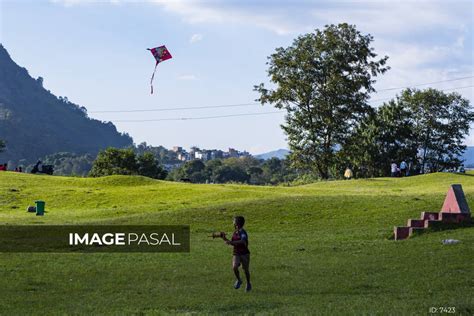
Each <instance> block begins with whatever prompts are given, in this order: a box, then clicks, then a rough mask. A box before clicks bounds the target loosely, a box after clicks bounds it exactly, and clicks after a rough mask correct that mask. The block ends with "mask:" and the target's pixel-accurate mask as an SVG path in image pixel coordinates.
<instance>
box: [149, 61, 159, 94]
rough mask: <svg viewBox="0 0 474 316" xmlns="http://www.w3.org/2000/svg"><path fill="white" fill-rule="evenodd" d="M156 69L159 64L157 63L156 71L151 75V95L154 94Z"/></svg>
mask: <svg viewBox="0 0 474 316" xmlns="http://www.w3.org/2000/svg"><path fill="white" fill-rule="evenodd" d="M156 67H158V63H156V65H155V70H153V74H152V75H151V79H150V87H151V94H153V79H154V78H155V72H156Z"/></svg>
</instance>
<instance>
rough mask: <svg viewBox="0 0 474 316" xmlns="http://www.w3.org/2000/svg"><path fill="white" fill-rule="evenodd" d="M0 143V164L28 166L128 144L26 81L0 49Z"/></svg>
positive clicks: (107, 124) (65, 101) (127, 139)
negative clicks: (41, 160)
mask: <svg viewBox="0 0 474 316" xmlns="http://www.w3.org/2000/svg"><path fill="white" fill-rule="evenodd" d="M0 139H2V140H4V141H5V142H6V148H5V150H4V152H2V153H0V161H2V162H6V161H9V163H12V165H16V164H18V163H21V164H28V163H33V162H35V161H36V160H37V159H39V158H41V157H44V156H46V155H49V154H54V153H57V152H73V153H77V154H86V153H90V154H96V153H97V152H98V151H99V150H102V149H105V148H107V147H110V146H112V147H128V146H131V145H133V139H132V138H131V137H130V136H129V135H128V134H126V133H120V132H118V131H117V128H116V127H115V125H114V124H113V123H111V122H102V121H99V120H96V119H93V118H90V117H89V116H88V115H87V110H86V108H85V107H83V106H79V105H77V104H74V103H72V102H70V101H69V100H68V99H67V98H66V97H56V96H55V95H54V94H52V93H51V92H50V91H48V90H46V89H45V88H44V87H43V78H42V77H38V78H37V79H34V78H32V77H31V76H30V75H29V73H28V71H27V69H26V68H23V67H20V66H19V65H17V64H16V63H15V62H14V61H13V59H12V58H11V56H10V54H9V53H8V51H7V50H6V49H5V47H4V46H3V45H2V44H0Z"/></svg>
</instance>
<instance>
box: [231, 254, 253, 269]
mask: <svg viewBox="0 0 474 316" xmlns="http://www.w3.org/2000/svg"><path fill="white" fill-rule="evenodd" d="M240 264H242V267H243V268H244V269H247V268H248V267H249V264H250V254H249V253H247V254H245V255H233V256H232V266H233V267H239V266H240Z"/></svg>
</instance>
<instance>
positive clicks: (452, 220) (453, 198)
mask: <svg viewBox="0 0 474 316" xmlns="http://www.w3.org/2000/svg"><path fill="white" fill-rule="evenodd" d="M470 222H471V211H470V209H469V206H468V204H467V201H466V197H465V196H464V192H463V190H462V187H461V185H460V184H453V185H451V188H450V189H449V191H448V194H447V195H446V199H445V200H444V203H443V207H442V208H441V211H440V212H422V213H421V217H420V219H409V220H408V223H407V226H398V227H397V226H395V227H394V229H393V234H394V239H395V240H402V239H407V238H409V237H410V236H412V235H414V234H420V233H423V232H425V231H426V229H428V228H434V229H436V228H443V227H448V226H450V227H451V226H452V225H453V224H454V225H458V224H463V223H470Z"/></svg>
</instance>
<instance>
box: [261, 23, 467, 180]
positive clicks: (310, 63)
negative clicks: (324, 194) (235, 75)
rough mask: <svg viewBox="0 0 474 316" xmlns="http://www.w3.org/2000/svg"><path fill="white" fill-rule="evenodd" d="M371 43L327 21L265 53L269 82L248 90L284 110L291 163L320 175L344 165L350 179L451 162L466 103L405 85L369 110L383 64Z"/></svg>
mask: <svg viewBox="0 0 474 316" xmlns="http://www.w3.org/2000/svg"><path fill="white" fill-rule="evenodd" d="M373 40H374V39H373V37H372V36H371V35H370V34H366V35H365V34H361V33H360V32H359V31H358V30H357V29H356V27H355V26H354V25H349V24H347V23H341V24H339V25H327V26H325V28H324V29H322V30H319V29H316V30H315V31H314V32H312V33H308V34H304V35H301V36H298V37H297V38H296V39H295V40H294V41H293V43H292V44H291V45H290V46H288V47H286V48H283V47H279V48H277V49H276V50H275V52H274V53H273V54H272V55H270V56H269V57H268V60H269V61H268V63H267V64H268V69H267V74H268V77H269V80H270V82H271V84H272V85H271V86H272V87H271V88H267V87H266V86H265V84H264V83H261V84H259V85H256V86H255V87H254V90H255V91H256V92H258V93H259V95H260V96H259V99H258V100H259V101H260V102H261V104H262V105H271V106H273V107H276V108H277V109H280V110H281V109H282V110H285V111H286V115H285V122H284V124H282V129H283V131H284V132H285V134H286V136H287V139H288V145H289V148H290V150H291V154H290V155H289V159H290V161H291V165H292V167H293V168H295V169H296V170H299V171H300V172H302V173H308V174H311V175H314V176H316V177H319V178H322V179H330V178H338V177H340V175H341V174H342V173H343V172H344V169H345V168H348V167H349V168H352V169H353V170H354V171H355V174H356V175H357V176H366V177H373V176H383V175H388V174H389V172H390V164H391V163H392V162H394V163H400V162H401V161H406V162H407V163H408V164H409V166H410V168H411V170H412V172H411V173H412V174H413V173H424V172H425V171H427V169H429V171H431V172H435V171H444V170H448V169H453V168H456V167H458V166H459V164H460V163H461V161H460V159H459V156H461V154H462V153H463V151H464V150H465V148H466V147H465V145H464V144H463V142H464V139H465V137H466V136H467V135H468V133H469V126H470V123H472V122H473V121H474V112H473V108H472V106H471V105H470V103H469V101H468V100H466V99H464V98H462V96H461V95H460V94H459V93H455V92H454V93H445V92H443V91H441V90H435V89H427V90H423V91H420V90H415V89H406V90H404V91H402V92H401V93H400V95H399V96H397V97H396V98H394V99H393V100H391V101H389V102H387V103H384V104H383V105H382V106H381V107H379V108H375V107H372V106H371V105H370V104H369V102H370V101H371V100H370V99H371V96H372V95H373V94H372V93H373V92H376V90H375V88H374V84H375V82H376V80H375V77H377V76H379V75H382V74H384V73H385V72H386V71H388V70H389V69H390V67H389V66H388V65H387V62H388V56H384V57H381V58H379V57H378V56H377V54H376V53H375V49H374V48H373V47H371V42H372V41H373Z"/></svg>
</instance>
